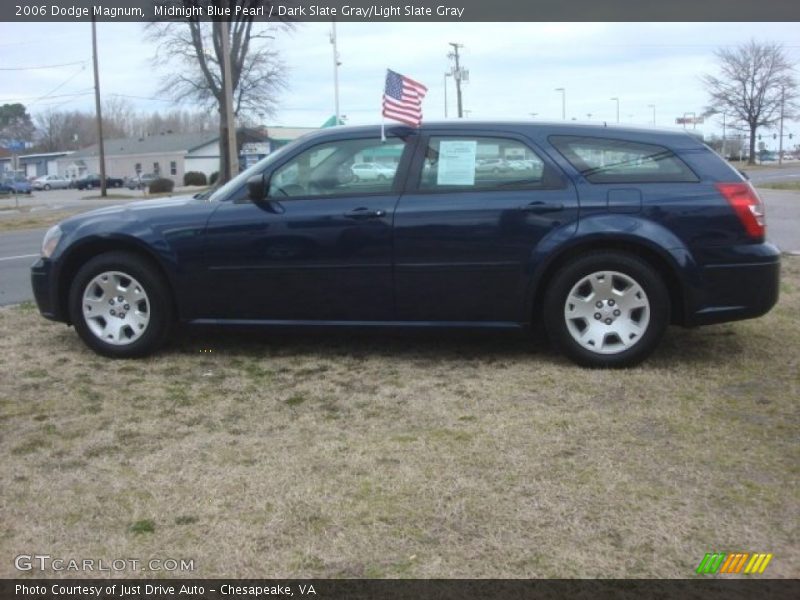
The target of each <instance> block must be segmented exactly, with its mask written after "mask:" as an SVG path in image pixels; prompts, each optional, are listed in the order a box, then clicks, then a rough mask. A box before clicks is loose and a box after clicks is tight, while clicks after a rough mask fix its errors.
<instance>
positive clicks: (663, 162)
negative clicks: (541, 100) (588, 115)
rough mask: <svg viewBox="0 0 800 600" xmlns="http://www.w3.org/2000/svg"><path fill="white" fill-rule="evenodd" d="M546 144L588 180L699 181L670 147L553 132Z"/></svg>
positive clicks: (627, 181) (605, 181)
mask: <svg viewBox="0 0 800 600" xmlns="http://www.w3.org/2000/svg"><path fill="white" fill-rule="evenodd" d="M550 143H551V144H553V146H555V147H556V149H557V150H558V151H559V152H560V153H561V154H562V155H563V156H564V158H566V159H567V160H568V161H569V162H570V163H571V164H572V166H573V167H575V168H576V169H577V170H578V171H579V172H580V174H581V175H583V176H584V177H585V178H586V179H587V180H588V181H590V182H592V183H662V182H685V183H695V182H697V181H699V179H698V178H697V175H695V174H694V172H693V171H692V170H691V169H690V168H689V167H688V166H687V165H686V163H684V162H683V161H682V160H681V159H680V158H678V157H677V156H676V155H675V153H674V152H672V150H670V149H669V148H665V147H663V146H657V145H655V144H641V143H638V142H629V141H627V140H613V139H607V138H597V137H583V136H567V135H557V136H551V137H550Z"/></svg>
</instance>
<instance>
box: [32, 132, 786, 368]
mask: <svg viewBox="0 0 800 600" xmlns="http://www.w3.org/2000/svg"><path fill="white" fill-rule="evenodd" d="M380 133H381V130H380V128H379V127H377V126H374V127H336V128H331V129H324V130H321V131H319V132H317V133H314V134H311V135H307V136H304V137H302V138H300V139H298V140H296V141H294V142H291V143H290V144H287V145H286V146H283V147H282V148H281V149H280V150H278V151H276V152H274V153H272V154H270V155H269V156H267V157H266V158H264V159H263V160H261V161H259V162H258V163H256V164H255V165H253V166H252V167H250V168H249V169H247V170H245V171H244V172H242V173H241V174H239V175H238V176H237V177H235V178H233V179H232V180H230V181H229V182H227V183H225V184H224V185H222V186H221V187H219V188H216V189H213V190H208V191H206V192H204V193H201V194H195V195H194V196H191V197H189V196H187V197H183V198H174V199H162V200H158V201H144V202H140V203H132V204H126V205H125V206H121V207H114V208H104V209H101V210H98V211H94V212H89V213H85V214H81V215H77V216H73V217H70V218H69V219H67V220H65V221H62V222H61V223H60V224H59V225H56V226H54V227H53V228H51V229H50V230H49V231H48V232H47V234H46V235H45V238H44V241H43V245H42V255H41V257H40V258H39V260H37V262H36V263H35V264H34V265H33V266H32V268H31V269H32V271H31V275H32V286H33V291H34V296H35V298H36V302H37V304H38V306H39V310H40V312H41V313H42V314H43V315H44V316H45V317H47V318H49V319H53V320H56V321H63V322H66V323H70V324H72V325H74V326H75V330H76V332H77V333H78V335H79V336H80V337H81V339H82V340H83V341H84V342H85V343H86V344H87V345H88V346H89V347H90V348H92V349H93V350H95V351H96V352H98V353H100V354H103V355H106V356H111V357H134V356H142V355H146V354H149V353H152V352H154V351H155V350H156V349H157V348H158V347H159V346H160V345H161V344H162V343H163V342H164V341H165V340H166V339H167V337H168V334H169V332H170V329H171V326H172V325H173V324H174V323H175V322H181V323H188V324H195V325H215V326H221V325H229V326H234V327H242V326H246V327H251V328H253V327H281V326H283V327H302V326H308V327H312V326H317V327H342V326H346V327H383V328H385V327H405V328H422V329H430V328H435V327H440V328H451V329H452V328H455V327H458V328H475V329H481V330H486V329H496V330H504V331H524V330H531V331H537V330H538V329H539V328H538V327H536V326H535V325H536V324H542V325H543V328H544V330H545V331H546V332H547V335H548V337H549V338H550V340H551V341H552V343H553V345H554V346H555V347H556V349H558V350H560V351H562V352H563V353H565V354H566V355H567V356H569V357H570V358H571V359H572V360H574V361H575V362H577V363H578V364H581V365H586V366H592V367H625V366H631V365H634V364H636V363H638V362H640V361H642V360H644V359H645V358H646V357H647V356H648V355H649V354H650V353H651V352H652V351H653V350H654V349H655V348H656V346H657V345H658V343H659V340H660V339H661V338H662V336H663V334H664V332H665V330H666V328H667V326H668V325H670V324H673V325H682V326H687V327H692V326H697V325H707V324H712V323H722V322H726V321H734V320H737V319H748V318H753V317H758V316H760V315H763V314H765V313H766V312H767V311H769V310H770V309H771V308H772V306H773V305H774V304H775V303H776V301H777V299H778V290H779V279H780V276H779V273H780V252H779V250H778V248H777V247H775V246H774V245H773V244H771V243H769V242H767V241H766V239H765V232H766V226H765V215H764V206H763V204H762V202H761V200H760V198H759V197H758V194H757V193H756V191H755V190H754V189H753V187H752V186H751V185H750V184H749V183H748V182H747V181H746V180H745V179H744V178H743V177H742V176H741V175H740V174H739V173H738V172H737V171H736V170H735V169H734V168H732V167H731V166H730V165H729V164H728V163H727V162H725V161H724V160H723V159H722V158H721V157H720V156H718V155H717V154H716V153H715V152H714V151H713V150H711V149H710V148H708V147H707V146H705V145H704V144H703V142H702V141H700V140H698V139H697V138H695V137H693V136H692V135H690V134H687V133H685V132H683V131H671V132H665V131H656V130H647V129H628V128H624V127H605V126H590V125H578V124H568V123H564V124H561V123H558V124H554V123H535V122H534V123H532V122H518V123H496V122H477V121H471V120H470V121H458V122H447V123H428V124H425V125H423V126H422V127H421V128H419V129H410V128H408V127H403V126H394V127H387V128H386V140H385V141H383V142H382V141H381V135H380ZM376 152H382V153H386V154H390V153H391V154H392V155H396V156H398V157H400V160H399V163H398V164H399V165H400V166H399V168H398V169H397V171H396V172H395V174H394V176H393V177H392V178H390V179H386V180H384V181H379V180H377V179H375V180H372V181H369V182H363V181H362V182H354V181H353V177H352V176H351V175H350V174H349V173H348V172H347V170H349V166H350V165H352V164H359V163H363V162H366V161H364V160H363V157H364V156H371V155H374V154H375V153H376ZM492 154H494V155H495V156H498V157H500V156H505V155H522V154H524V155H525V156H527V157H529V158H528V159H526V160H529V161H531V162H530V168H529V169H528V170H525V171H522V170H520V171H514V172H511V173H507V174H505V175H503V176H502V177H492V176H485V177H478V176H476V172H477V171H478V170H479V169H480V168H482V167H484V166H486V164H487V163H486V162H478V160H477V159H476V157H478V156H480V157H481V158H491V157H492ZM496 160H497V161H500V160H501V159H500V158H497V159H496ZM496 164H497V163H496ZM673 343H674V342H673Z"/></svg>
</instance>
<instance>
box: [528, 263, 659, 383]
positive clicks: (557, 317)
mask: <svg viewBox="0 0 800 600" xmlns="http://www.w3.org/2000/svg"><path fill="white" fill-rule="evenodd" d="M601 271H609V272H616V273H619V274H621V275H622V276H623V277H625V278H628V282H630V281H632V282H633V283H635V284H637V285H638V286H639V287H640V288H641V290H643V291H644V294H645V295H646V301H647V303H648V309H649V313H648V315H649V320H648V321H647V323H646V324H645V326H644V329H643V333H641V334H640V335H638V337H636V338H635V339H634V341H633V343H632V345H630V346H629V347H627V348H625V345H624V343H622V341H621V339H620V337H619V336H615V335H613V330H610V333H609V334H603V335H604V337H603V338H602V339H603V341H602V342H601V345H604V344H605V343H606V340H611V343H610V344H609V352H612V353H602V352H601V351H594V350H592V349H589V348H587V347H585V346H584V345H582V344H581V343H579V342H578V341H577V340H576V339H575V338H574V337H573V334H572V333H571V332H570V325H572V328H573V330H578V329H579V328H580V325H581V324H582V323H583V324H585V325H586V326H587V327H589V326H595V324H592V323H591V320H589V322H588V323H587V322H585V321H584V320H582V319H581V318H577V319H567V317H566V315H565V310H566V308H567V300H568V297H569V295H570V292H571V291H572V290H573V287H575V286H577V285H578V284H579V283H580V282H581V281H582V280H584V278H586V277H587V276H589V275H592V274H594V273H598V272H601ZM625 283H626V282H625V281H624V280H623V281H622V284H623V285H624V284H625ZM598 301H600V300H598ZM577 304H580V303H577ZM618 306H619V305H618ZM612 308H613V307H605V306H604V307H603V308H602V309H597V310H598V311H599V310H603V311H606V310H612ZM592 310H595V309H594V308H593V309H592ZM636 310H638V311H642V309H636ZM598 314H601V313H600V312H596V313H594V315H593V317H592V318H594V319H596V317H597V315H598ZM630 314H631V315H636V316H637V318H639V319H641V320H642V321H643V319H642V315H643V314H645V313H643V312H636V313H634V312H633V311H631V312H630ZM608 316H609V317H610V318H612V319H616V318H622V319H625V318H626V317H625V315H623V316H622V317H614V316H613V315H608ZM543 317H544V323H545V328H546V330H547V335H548V337H549V339H550V342H551V343H552V344H553V345H554V346H555V347H556V349H557V350H559V351H560V352H562V353H563V354H565V355H566V356H568V357H569V358H570V359H571V360H573V361H574V362H576V363H577V364H579V365H581V366H584V367H594V368H597V367H605V368H623V367H631V366H634V365H636V364H639V363H640V362H642V361H643V360H644V359H645V358H647V357H648V356H649V355H650V354H651V353H652V352H653V350H655V348H656V346H657V345H658V343H659V341H660V340H661V338H662V336H663V335H664V331H665V329H666V327H667V325H668V324H669V319H670V301H669V292H668V291H667V287H666V285H665V284H664V281H663V279H662V277H661V276H660V275H659V273H658V272H657V271H656V270H655V269H654V268H653V267H652V266H651V265H650V264H649V263H648V262H647V261H645V260H643V259H641V258H639V257H637V256H635V255H633V254H627V253H624V252H616V251H602V252H597V253H593V254H590V255H587V256H583V257H580V258H576V259H574V260H572V261H570V262H569V263H567V264H566V265H565V266H564V267H562V268H561V270H559V271H558V273H556V275H555V277H554V278H553V279H552V280H551V281H550V283H549V285H548V289H547V291H546V293H545V297H544V306H543ZM604 319H605V314H604V313H603V314H602V315H601V319H600V320H604ZM632 320H633V321H635V318H628V319H627V322H631V321H632ZM614 322H616V321H614ZM621 323H624V321H623V322H621ZM596 325H600V326H601V327H602V324H596ZM612 325H613V323H612V324H610V325H609V327H611V326H612ZM576 335H579V334H576ZM620 348H624V349H620Z"/></svg>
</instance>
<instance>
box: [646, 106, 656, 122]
mask: <svg viewBox="0 0 800 600" xmlns="http://www.w3.org/2000/svg"><path fill="white" fill-rule="evenodd" d="M647 108H652V109H653V126H655V124H656V105H655V104H648V105H647Z"/></svg>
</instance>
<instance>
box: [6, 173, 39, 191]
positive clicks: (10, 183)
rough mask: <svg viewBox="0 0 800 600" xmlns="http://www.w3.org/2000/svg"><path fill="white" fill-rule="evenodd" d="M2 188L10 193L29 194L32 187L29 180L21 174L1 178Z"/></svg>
mask: <svg viewBox="0 0 800 600" xmlns="http://www.w3.org/2000/svg"><path fill="white" fill-rule="evenodd" d="M2 184H3V188H4V189H5V190H7V192H8V193H12V194H30V193H31V191H32V189H33V187H32V186H31V183H30V181H28V180H27V179H25V177H23V176H22V175H17V176H15V177H5V178H3V179H2Z"/></svg>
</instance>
